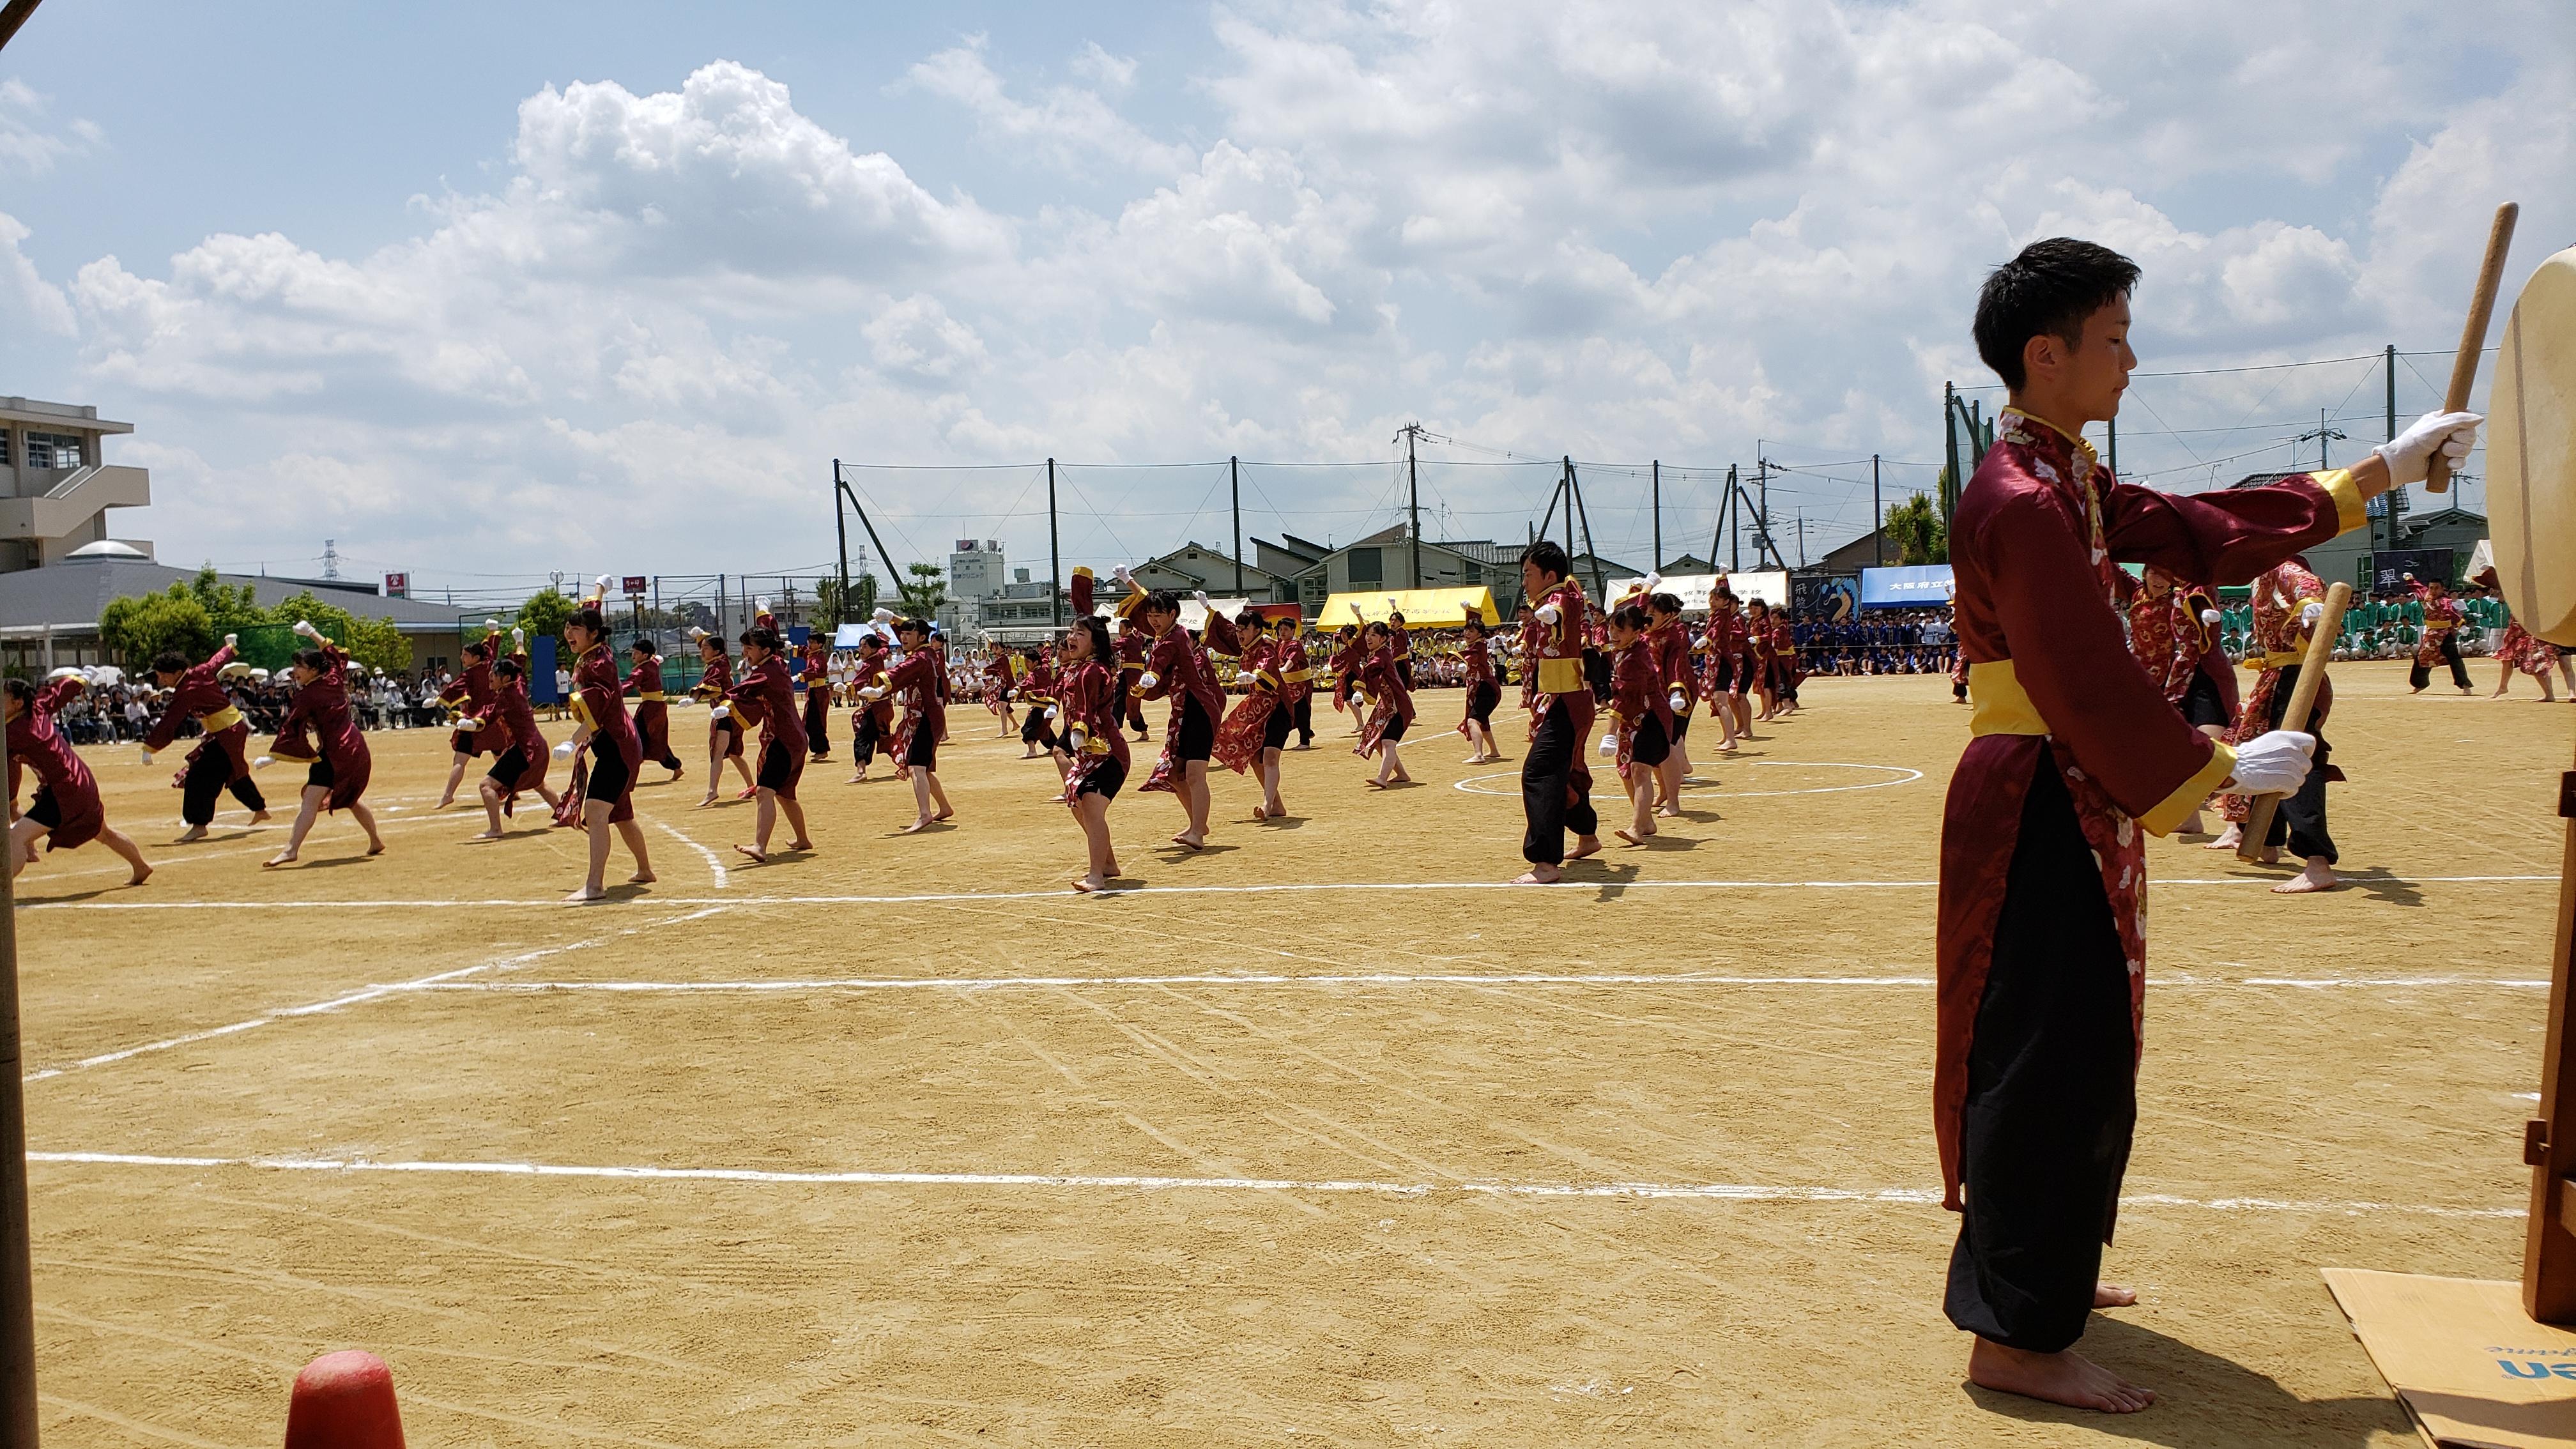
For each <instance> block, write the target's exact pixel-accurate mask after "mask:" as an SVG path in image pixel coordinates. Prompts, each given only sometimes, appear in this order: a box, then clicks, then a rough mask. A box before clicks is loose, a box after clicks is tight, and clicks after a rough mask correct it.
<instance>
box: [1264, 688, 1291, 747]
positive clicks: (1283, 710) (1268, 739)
mask: <svg viewBox="0 0 2576 1449" xmlns="http://www.w3.org/2000/svg"><path fill="white" fill-rule="evenodd" d="M1296 716H1297V711H1296V710H1294V709H1292V708H1290V707H1289V705H1288V701H1286V700H1284V699H1274V700H1272V701H1271V702H1270V717H1269V718H1268V719H1265V720H1263V721H1262V722H1261V747H1262V748H1263V749H1265V750H1284V749H1286V748H1288V736H1289V735H1290V734H1292V733H1294V732H1295V731H1296V728H1297V718H1296Z"/></svg>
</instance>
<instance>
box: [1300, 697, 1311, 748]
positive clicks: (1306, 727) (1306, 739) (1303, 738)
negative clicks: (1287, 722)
mask: <svg viewBox="0 0 2576 1449" xmlns="http://www.w3.org/2000/svg"><path fill="white" fill-rule="evenodd" d="M1314 742H1315V691H1313V690H1311V689H1310V690H1307V691H1306V694H1305V697H1304V698H1302V699H1299V700H1298V701H1297V743H1298V744H1300V745H1311V744H1313V743H1314Z"/></svg>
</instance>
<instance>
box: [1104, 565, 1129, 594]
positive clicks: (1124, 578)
mask: <svg viewBox="0 0 2576 1449" xmlns="http://www.w3.org/2000/svg"><path fill="white" fill-rule="evenodd" d="M1109 576H1110V577H1111V578H1113V579H1116V580H1117V581H1118V586H1119V587H1120V588H1122V589H1123V588H1126V587H1127V586H1128V585H1129V584H1131V583H1133V582H1135V580H1133V579H1132V578H1130V577H1128V574H1127V566H1126V565H1125V564H1120V565H1119V566H1118V567H1116V568H1114V569H1111V570H1110V571H1109Z"/></svg>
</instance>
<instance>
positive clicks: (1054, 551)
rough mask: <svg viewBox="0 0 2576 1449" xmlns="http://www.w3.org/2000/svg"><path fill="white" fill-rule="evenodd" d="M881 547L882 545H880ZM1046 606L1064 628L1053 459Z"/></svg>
mask: <svg viewBox="0 0 2576 1449" xmlns="http://www.w3.org/2000/svg"><path fill="white" fill-rule="evenodd" d="M880 547H882V545H880ZM1047 605H1048V607H1049V608H1050V609H1051V610H1052V611H1053V613H1054V615H1055V627H1056V628H1059V629H1061V628H1063V627H1064V540H1063V538H1062V536H1061V535H1059V534H1058V533H1057V532H1056V524H1055V459H1053V458H1049V459H1047Z"/></svg>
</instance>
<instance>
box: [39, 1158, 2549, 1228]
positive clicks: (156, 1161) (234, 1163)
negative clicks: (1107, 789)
mask: <svg viewBox="0 0 2576 1449" xmlns="http://www.w3.org/2000/svg"><path fill="white" fill-rule="evenodd" d="M27 1160H28V1161H29V1162H41V1163H53V1164H60V1165H65V1166H101V1167H167V1168H194V1169H199V1170H205V1169H221V1168H236V1167H238V1168H253V1169H258V1170H262V1171H273V1172H331V1173H352V1174H354V1173H396V1174H416V1175H429V1176H472V1177H535V1178H576V1179H608V1180H618V1181H644V1182H729V1183H755V1184H766V1185H780V1186H814V1187H1036V1188H1075V1189H1083V1188H1105V1189H1132V1190H1138V1191H1145V1192H1188V1191H1209V1192H1317V1193H1365V1194H1372V1195H1376V1196H1384V1197H1417V1198H1419V1197H1433V1196H1438V1195H1441V1194H1445V1193H1464V1194H1470V1195H1478V1196H1485V1197H1507V1198H1663V1199H1681V1200H1699V1201H1713V1202H1757V1203H1762V1202H1784V1203H1864V1204H1879V1203H1886V1204H1898V1205H1903V1206H1908V1207H1930V1206H1936V1205H1938V1204H1939V1202H1940V1201H1941V1194H1940V1193H1938V1192H1936V1191H1933V1190H1931V1189H1928V1188H1912V1187H1807V1186H1796V1185H1774V1184H1761V1183H1718V1182H1706V1183H1690V1182H1601V1183H1545V1182H1484V1181H1475V1180H1467V1181H1460V1182H1448V1183H1428V1182H1374V1181H1369V1180H1366V1179H1359V1178H1325V1179H1316V1180H1305V1179H1296V1178H1274V1177H1165V1176H1158V1175H1154V1174H1147V1173H1113V1174H1094V1173H1063V1172H860V1171H853V1172H822V1171H806V1172H799V1171H791V1170H782V1169H772V1168H754V1167H643V1166H607V1165H589V1164H564V1163H538V1162H448V1161H383V1160H378V1159H374V1158H363V1157H173V1156H159V1155H155V1154H148V1153H135V1152H36V1151H30V1152H29V1153H28V1154H27ZM2120 1202H2121V1204H2122V1205H2123V1206H2128V1207H2146V1208H2203V1209H2207V1210H2210V1211H2213V1212H2277V1213H2314V1214H2327V1215H2339V1216H2358V1215H2361V1214H2364V1213H2407V1214H2413V1215H2418V1216H2427V1217H2439V1218H2519V1217H2523V1216H2525V1210H2524V1209H2522V1208H2519V1207H2511V1208H2468V1207H2444V1206H2439V1205H2435V1204H2431V1203H2380V1202H2367V1201H2357V1200H2356V1201H2341V1202H2302V1201H2296V1200H2292V1199H2287V1198H2265V1197H2223V1198H2198V1197H2183V1196H2178V1195H2176V1194H2172V1193H2133V1194H2128V1195H2124V1196H2123V1197H2122V1198H2121V1199H2120Z"/></svg>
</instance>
